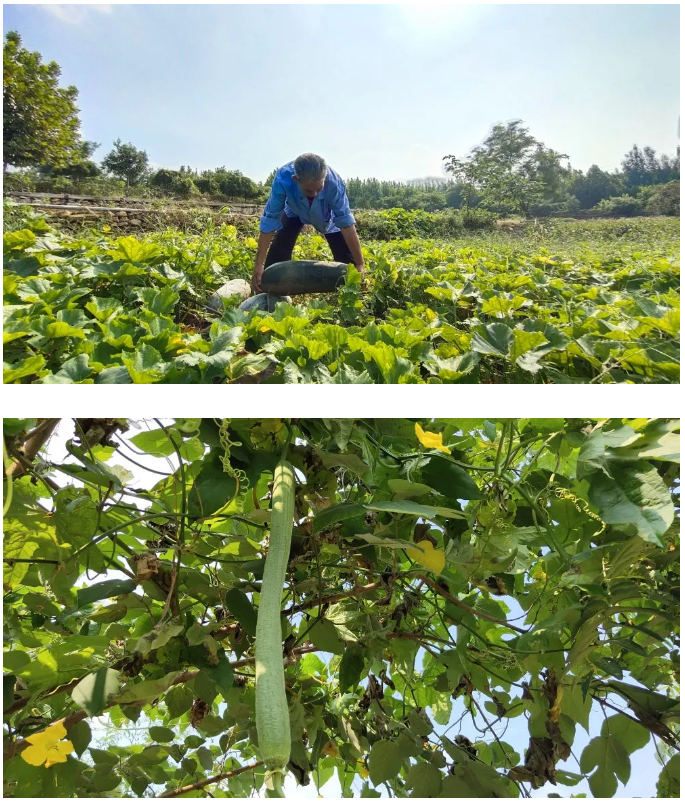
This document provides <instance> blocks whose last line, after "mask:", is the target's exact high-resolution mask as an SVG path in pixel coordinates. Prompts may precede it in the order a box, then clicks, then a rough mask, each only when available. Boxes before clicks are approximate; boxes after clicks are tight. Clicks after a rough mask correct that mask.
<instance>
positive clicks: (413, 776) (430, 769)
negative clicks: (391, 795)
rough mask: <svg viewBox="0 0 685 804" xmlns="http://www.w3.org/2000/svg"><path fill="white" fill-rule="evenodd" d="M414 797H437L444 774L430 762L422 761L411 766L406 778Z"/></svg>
mask: <svg viewBox="0 0 685 804" xmlns="http://www.w3.org/2000/svg"><path fill="white" fill-rule="evenodd" d="M406 785H407V788H408V789H410V790H411V791H412V792H411V797H412V798H437V797H438V796H439V795H440V788H441V787H442V775H441V773H440V771H439V770H438V769H437V768H436V767H435V765H432V764H431V763H430V762H420V763H418V764H416V765H412V766H411V768H409V772H408V773H407V779H406Z"/></svg>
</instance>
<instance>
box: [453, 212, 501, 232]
mask: <svg viewBox="0 0 685 804" xmlns="http://www.w3.org/2000/svg"><path fill="white" fill-rule="evenodd" d="M498 217H499V215H498V214H497V213H496V212H490V211H488V210H487V209H469V211H468V214H467V213H466V212H465V211H464V210H462V211H461V213H460V218H461V222H462V226H463V227H464V228H465V229H472V230H473V229H494V227H495V224H496V222H497V219H498Z"/></svg>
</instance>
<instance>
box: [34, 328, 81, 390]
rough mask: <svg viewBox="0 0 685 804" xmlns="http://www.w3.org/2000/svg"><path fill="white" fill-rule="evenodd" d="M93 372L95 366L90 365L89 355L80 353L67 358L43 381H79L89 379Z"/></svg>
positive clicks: (46, 382) (66, 383)
mask: <svg viewBox="0 0 685 804" xmlns="http://www.w3.org/2000/svg"><path fill="white" fill-rule="evenodd" d="M62 326H64V325H62ZM92 373H93V368H92V367H91V366H89V365H88V355H84V354H80V355H76V357H72V358H70V359H69V360H65V361H64V363H62V367H61V368H60V370H59V371H58V372H57V373H56V374H48V375H47V376H45V377H43V383H44V384H47V385H50V384H52V385H60V384H61V385H68V384H70V383H79V382H83V381H84V380H86V379H88V377H90V375H91V374H92Z"/></svg>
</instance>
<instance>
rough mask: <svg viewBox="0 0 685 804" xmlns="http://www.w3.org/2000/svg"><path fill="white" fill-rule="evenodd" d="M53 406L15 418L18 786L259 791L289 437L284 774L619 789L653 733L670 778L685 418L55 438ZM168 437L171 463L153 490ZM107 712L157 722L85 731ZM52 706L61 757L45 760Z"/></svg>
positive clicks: (50, 791) (201, 425) (7, 769)
mask: <svg viewBox="0 0 685 804" xmlns="http://www.w3.org/2000/svg"><path fill="white" fill-rule="evenodd" d="M58 423H59V420H56V419H45V420H27V419H24V420H21V419H6V420H5V421H4V435H5V443H6V449H7V455H6V474H8V475H9V477H10V481H11V482H7V481H6V484H5V499H6V504H8V505H9V508H8V511H7V513H6V516H5V523H4V524H5V528H4V530H5V535H4V555H3V560H4V631H5V644H4V648H5V654H4V662H5V676H4V707H3V708H4V722H5V727H4V751H5V754H4V756H5V766H4V779H5V795H6V796H10V797H48V796H49V797H73V796H78V797H86V796H94V797H99V796H107V795H109V796H111V795H122V794H132V795H135V796H138V797H141V796H143V797H149V796H153V795H167V796H176V795H181V794H183V795H190V796H207V795H209V794H210V793H211V795H212V796H213V797H236V796H238V797H240V796H247V795H250V794H251V793H252V792H253V791H255V790H258V789H260V787H261V784H262V779H263V770H262V767H261V764H260V757H259V747H258V744H257V735H256V732H255V728H254V689H253V684H252V679H251V663H252V656H253V651H254V634H255V618H256V607H257V605H258V601H259V593H260V584H261V576H262V571H263V566H264V555H265V550H266V549H268V533H269V484H270V482H271V479H272V471H273V468H274V466H275V464H276V462H277V461H278V459H279V457H280V454H281V451H282V449H283V445H284V443H285V442H286V440H287V439H288V437H289V436H292V440H291V446H290V448H289V453H288V454H289V458H290V460H291V461H292V462H293V464H294V465H295V467H296V469H297V471H298V478H299V483H298V489H297V500H296V521H295V523H294V528H293V542H292V550H291V555H290V563H289V568H288V573H287V578H286V586H285V588H284V590H283V618H282V624H283V640H284V661H285V664H286V684H287V693H288V701H289V709H290V721H291V728H292V753H291V762H290V765H289V770H290V771H291V781H292V782H295V781H296V782H297V783H298V784H300V785H307V784H313V785H316V786H317V787H320V786H322V785H323V784H325V782H326V781H327V780H328V779H330V778H332V777H333V775H335V776H336V777H337V779H338V782H339V784H340V787H341V790H342V792H343V795H345V796H352V795H357V796H358V795H361V796H363V797H374V796H378V795H379V794H380V792H379V791H380V790H383V791H384V792H385V793H386V794H387V795H390V796H397V797H406V796H411V797H477V798H478V797H493V796H496V797H519V796H525V795H528V794H529V793H530V790H531V789H533V788H537V787H540V786H542V785H544V784H546V783H547V782H554V783H556V784H557V785H560V786H561V787H560V788H559V789H560V791H562V790H563V791H567V790H568V791H569V792H570V793H573V788H574V786H576V785H577V784H578V783H579V782H580V781H581V780H583V779H585V780H587V781H588V782H589V787H590V790H591V792H592V794H593V795H594V796H595V797H611V796H613V795H615V794H616V793H617V791H620V788H619V786H618V782H619V781H620V782H621V783H625V782H627V781H628V779H629V778H630V776H631V774H634V773H635V772H636V769H635V768H634V767H633V766H632V765H631V755H632V754H634V752H635V751H637V750H638V749H640V748H641V747H643V746H645V745H646V744H647V743H648V742H649V741H650V740H652V741H653V743H654V746H655V749H656V750H657V751H658V755H659V756H660V757H661V762H662V765H663V768H662V770H661V772H660V774H659V776H658V778H654V780H653V783H654V786H655V787H654V789H655V791H657V790H658V794H659V795H660V796H670V797H678V796H679V770H678V762H679V755H677V753H676V751H677V747H678V734H679V731H678V725H677V723H678V711H679V693H678V690H679V686H678V685H679V644H680V643H679V578H680V575H679V494H678V491H679V468H680V467H679V423H678V421H676V420H648V419H624V420H621V419H609V420H600V419H533V420H530V419H498V420H482V419H435V420H431V419H418V420H413V419H392V420H390V419H357V420H351V419H293V420H281V419H266V420H260V419H240V420H217V421H214V420H209V419H176V420H173V421H172V422H168V420H167V423H165V424H163V423H162V422H161V421H159V420H154V421H149V422H146V423H145V424H144V425H143V427H142V429H140V430H139V431H138V432H137V434H135V435H132V430H131V429H130V428H131V426H132V425H133V422H129V421H127V420H126V419H78V420H75V425H74V430H73V437H70V438H68V439H66V438H65V436H64V431H63V430H60V431H59V432H60V433H62V436H61V438H60V441H59V444H53V445H52V448H51V449H50V450H48V451H47V452H46V451H45V449H44V445H45V444H46V443H48V442H49V439H50V438H51V437H52V438H53V439H54V438H55V436H54V433H55V428H56V427H57V425H58ZM417 424H418V425H419V426H420V427H421V428H422V429H423V430H424V431H427V432H429V433H435V434H437V435H439V436H440V437H441V439H442V445H443V447H442V449H441V450H437V449H428V448H426V447H424V446H422V444H421V442H420V441H419V438H418V437H417V432H418V431H417V427H416V425H417ZM66 432H69V430H67V431H66ZM123 434H125V437H124V435H123ZM63 453H64V454H65V455H66V457H65V458H63V459H62V458H60V459H59V460H56V462H55V461H53V460H51V459H50V457H49V456H50V454H59V455H61V454H63ZM152 457H155V458H160V457H161V458H164V457H166V458H168V459H169V470H168V472H161V473H160V470H159V469H158V468H155V470H154V471H156V472H158V476H157V479H156V482H155V483H154V485H152V487H151V488H140V487H139V486H138V484H136V483H135V481H134V476H135V472H136V471H137V469H140V467H141V466H142V467H145V466H146V462H147V461H149V460H150V459H151V458H152ZM155 466H156V467H157V466H158V463H155ZM417 548H418V549H417ZM429 556H432V557H433V561H431V559H430V558H429ZM436 557H438V558H442V559H444V566H439V565H436V564H435V563H434V559H435V558H436ZM441 563H442V561H440V562H438V564H441ZM428 567H432V568H431V569H429V568H428ZM113 570H117V572H116V573H114V574H113V573H112V571H113ZM519 612H520V613H519ZM593 704H594V705H595V706H599V707H600V710H601V712H602V715H603V717H602V720H601V726H600V728H599V730H598V731H596V730H594V729H593V727H592V726H591V723H592V722H594V721H591V720H590V718H589V714H590V708H591V706H592V705H593ZM102 713H105V718H107V717H108V718H110V720H111V723H112V724H113V725H114V726H115V727H117V728H125V727H126V725H127V724H130V723H140V724H141V725H144V727H145V728H146V729H147V735H146V734H145V731H142V732H140V734H139V739H138V740H136V741H135V743H134V744H130V745H129V744H126V745H121V744H119V745H111V746H110V747H106V748H100V747H97V746H96V745H95V743H94V740H93V734H92V731H91V729H90V726H89V724H90V723H92V722H93V720H92V719H93V718H94V717H96V716H99V715H101V714H102ZM62 719H63V722H64V723H65V725H66V727H67V730H68V737H69V739H70V740H71V741H72V743H73V747H74V751H73V753H72V755H71V756H70V757H69V758H68V760H67V762H66V763H60V764H56V765H53V766H51V767H50V768H45V767H42V766H41V767H34V766H30V765H28V764H27V763H26V762H25V761H24V760H23V759H22V757H21V751H22V750H23V749H24V748H25V747H26V746H27V743H26V742H25V739H26V737H28V736H30V735H32V734H36V733H39V732H41V731H42V730H43V729H44V728H45V727H46V726H47V725H48V724H50V723H53V722H56V721H58V720H62ZM510 721H516V722H517V723H522V724H524V731H523V732H521V731H518V732H517V733H518V734H521V733H526V732H527V736H526V738H525V739H523V740H516V739H513V738H510V739H512V742H509V740H508V739H507V735H506V729H505V727H506V725H507V723H508V722H510ZM471 726H473V728H475V729H478V734H479V737H478V738H477V739H475V740H474V739H470V738H468V737H467V736H465V734H464V732H468V733H471V731H469V729H470V728H471ZM579 730H583V731H588V730H590V733H589V743H588V744H587V746H586V747H585V748H584V750H583V751H582V753H579V754H578V753H574V751H573V746H574V741H576V740H577V738H578V733H579Z"/></svg>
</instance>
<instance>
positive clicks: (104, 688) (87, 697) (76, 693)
mask: <svg viewBox="0 0 685 804" xmlns="http://www.w3.org/2000/svg"><path fill="white" fill-rule="evenodd" d="M118 692H119V673H118V672H117V671H116V670H112V669H110V668H109V667H101V668H100V669H99V670H97V671H96V672H95V673H89V674H88V675H87V676H86V677H85V678H82V679H81V681H79V683H78V684H77V685H76V686H75V687H74V689H73V690H72V691H71V697H72V699H73V700H74V702H75V703H76V705H77V706H79V707H80V708H81V709H85V710H86V712H88V714H89V715H90V717H95V715H98V714H100V712H102V710H103V709H104V708H105V706H106V705H107V703H108V701H109V699H110V698H111V697H112V696H114V695H116V694H117V693H118Z"/></svg>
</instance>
